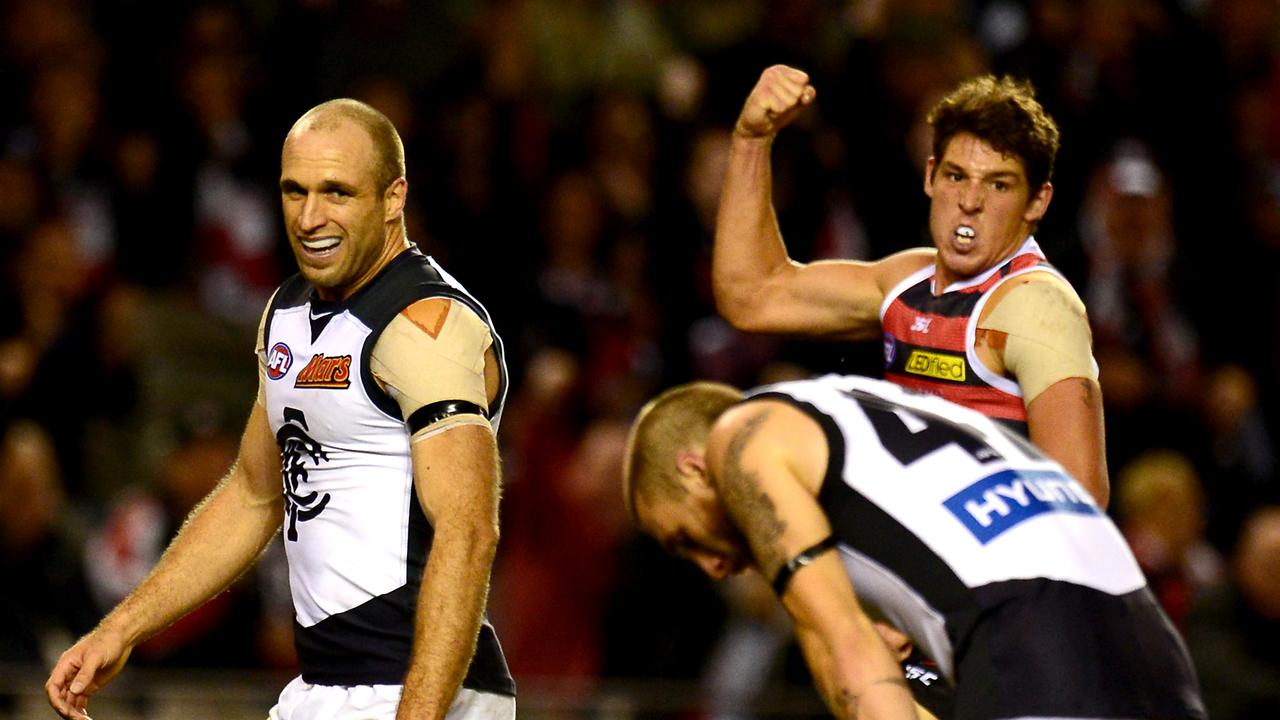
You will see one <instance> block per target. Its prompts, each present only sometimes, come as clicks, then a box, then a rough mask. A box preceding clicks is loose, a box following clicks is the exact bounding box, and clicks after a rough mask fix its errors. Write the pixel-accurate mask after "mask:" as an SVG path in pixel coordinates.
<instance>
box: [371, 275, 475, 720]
mask: <svg viewBox="0 0 1280 720" xmlns="http://www.w3.org/2000/svg"><path fill="white" fill-rule="evenodd" d="M491 342H492V339H491V337H490V334H489V329H488V327H487V326H486V325H485V324H484V323H483V322H482V321H481V320H480V318H479V317H477V316H476V315H475V313H474V312H472V311H471V310H470V309H468V308H467V307H466V306H464V305H462V304H460V303H458V302H456V301H453V300H449V299H445V298H431V299H427V300H420V301H418V302H417V303H414V304H413V305H411V306H409V307H408V308H406V309H405V310H404V311H403V312H401V314H400V315H398V316H397V317H396V318H395V319H393V320H392V321H391V323H390V324H388V326H387V328H386V329H385V330H384V331H383V333H382V335H381V336H380V337H379V339H378V342H377V344H376V345H375V347H374V350H373V353H372V355H371V358H370V368H371V369H372V370H373V372H374V375H375V376H376V377H377V378H378V380H379V382H381V383H382V384H383V386H384V387H386V388H387V390H388V392H389V393H390V394H391V396H392V397H393V398H395V399H396V401H397V402H398V403H399V404H400V409H401V413H402V415H403V416H404V418H405V421H406V423H407V424H408V426H409V430H410V432H411V433H412V435H413V446H412V452H413V476H414V487H415V490H416V493H417V497H418V502H419V503H420V504H421V506H422V509H423V512H424V513H425V514H426V516H427V520H428V521H429V522H430V523H431V527H432V530H433V539H432V544H431V552H430V554H429V555H428V556H427V566H426V569H425V571H424V573H423V577H422V587H421V588H420V589H419V593H418V604H417V610H416V612H415V617H414V625H415V632H414V639H413V653H412V657H411V659H410V663H409V671H408V673H407V675H406V676H405V682H404V693H403V695H402V696H401V699H400V707H399V711H398V714H397V717H399V718H415V719H416V718H443V717H444V716H445V714H446V713H447V712H448V710H449V706H450V704H451V703H452V702H453V698H454V695H456V694H457V692H458V687H459V686H460V684H461V683H462V679H463V677H464V676H465V675H466V671H467V667H468V665H469V663H470V662H471V657H472V655H474V654H475V647H476V637H477V635H478V634H479V631H480V624H481V622H482V621H483V619H484V608H485V602H486V600H487V597H488V590H489V572H490V568H491V566H492V564H493V558H494V554H495V553H496V551H497V545H498V495H499V489H498V488H499V483H498V478H499V470H498V450H497V442H496V440H495V438H494V434H493V430H492V428H491V427H490V425H489V421H488V420H487V419H486V413H487V409H488V405H489V399H490V396H491V393H492V391H491V390H487V389H486V387H487V385H486V372H485V371H486V354H487V351H488V349H489V345H490V344H491ZM489 357H492V356H491V355H490V356H489ZM490 385H492V383H490Z"/></svg>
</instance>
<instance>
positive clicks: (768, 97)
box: [711, 66, 933, 339]
mask: <svg viewBox="0 0 1280 720" xmlns="http://www.w3.org/2000/svg"><path fill="white" fill-rule="evenodd" d="M813 97H814V92H813V88H812V87H811V86H810V85H809V84H808V76H807V75H805V74H804V73H803V72H800V71H799V70H796V69H794V68H787V67H783V66H774V67H771V68H769V69H767V70H765V71H764V73H763V74H762V75H761V76H760V80H759V82H758V83H757V84H756V86H755V88H754V89H753V90H752V91H751V95H750V96H749V97H748V98H747V101H746V104H745V105H744V107H743V109H742V113H741V115H740V116H739V118H738V123H737V125H736V127H735V129H734V131H733V139H732V146H731V149H730V152H729V165H728V169H727V171H726V173H725V179H724V186H723V188H722V191H721V195H720V208H719V212H718V214H717V217H716V232H715V244H714V247H713V250H712V258H711V280H712V289H713V291H714V295H715V300H716V308H717V309H718V311H719V312H720V314H721V315H722V316H724V318H725V319H726V320H728V321H729V322H730V323H731V324H732V325H733V326H734V327H737V328H739V329H741V330H748V331H754V332H778V333H795V334H802V335H812V336H822V337H831V338H846V339H871V338H875V337H877V336H878V335H879V333H880V304H881V302H882V301H883V300H884V296H885V294H886V293H887V292H888V291H889V290H890V289H892V287H893V285H895V284H896V283H897V281H898V280H900V279H902V278H904V277H906V276H907V275H909V274H910V273H911V272H914V271H915V270H917V269H919V268H921V267H923V266H924V265H926V264H928V262H930V261H931V259H932V258H933V251H932V250H923V249H921V250H912V251H906V252H904V253H899V254H897V255H894V256H891V257H889V258H885V259H884V260H880V261H877V262H873V263H867V262H857V261H822V262H815V263H810V264H803V263H798V262H795V261H793V260H792V259H791V258H790V257H789V256H788V254H787V248H786V245H785V244H784V243H783V239H782V233H781V231H780V230H779V228H778V220H777V217H776V214H775V212H774V207H773V170H772V163H771V159H770V153H771V150H772V146H773V139H774V137H775V136H776V135H777V133H778V131H779V130H780V129H781V128H782V127H784V126H785V125H786V124H788V123H789V122H790V121H791V119H793V118H794V117H795V115H796V113H797V112H799V110H800V109H801V108H802V107H803V106H805V105H807V104H809V103H810V102H812V100H813Z"/></svg>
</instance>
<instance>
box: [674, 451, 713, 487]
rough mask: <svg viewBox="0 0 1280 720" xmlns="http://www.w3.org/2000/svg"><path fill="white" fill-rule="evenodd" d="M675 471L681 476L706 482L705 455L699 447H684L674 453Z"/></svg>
mask: <svg viewBox="0 0 1280 720" xmlns="http://www.w3.org/2000/svg"><path fill="white" fill-rule="evenodd" d="M676 472H678V473H680V475H681V476H682V477H686V478H694V479H696V480H699V481H701V482H702V483H704V484H705V483H706V482H707V455H706V453H705V452H704V451H702V450H701V449H696V448H685V449H684V450H681V451H680V452H678V453H676Z"/></svg>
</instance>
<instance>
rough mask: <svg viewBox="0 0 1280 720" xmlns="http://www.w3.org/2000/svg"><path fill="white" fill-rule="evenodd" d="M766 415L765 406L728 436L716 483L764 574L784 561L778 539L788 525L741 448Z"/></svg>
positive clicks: (745, 444) (770, 575)
mask: <svg viewBox="0 0 1280 720" xmlns="http://www.w3.org/2000/svg"><path fill="white" fill-rule="evenodd" d="M768 417H769V411H768V410H762V411H760V412H759V413H758V414H756V416H755V417H752V418H751V419H750V420H748V421H747V422H746V423H744V424H743V426H742V428H741V429H740V430H739V431H738V432H737V434H735V435H734V436H733V439H732V440H730V442H729V447H728V449H727V450H726V451H725V459H724V472H723V473H722V475H723V477H722V478H721V480H720V483H719V485H720V494H721V497H722V498H723V499H724V503H725V506H726V507H727V508H728V509H729V514H730V516H732V517H733V521H734V523H735V524H736V525H737V526H738V527H739V528H740V529H741V530H742V531H743V534H744V535H746V536H747V540H748V541H749V542H750V544H751V551H752V553H753V554H754V555H755V558H756V561H757V564H758V565H759V567H760V569H761V570H762V571H763V572H764V573H765V576H766V577H772V576H773V574H774V573H775V572H777V570H778V568H779V567H781V566H782V564H783V563H784V562H786V558H785V557H783V554H782V548H781V547H780V546H779V544H778V539H779V538H780V537H781V536H782V531H783V530H785V529H786V527H787V526H786V523H784V522H783V521H782V519H781V518H779V517H778V509H777V508H776V507H775V506H774V504H773V501H772V500H770V499H769V496H768V495H766V494H765V493H764V491H763V490H761V489H760V477H759V476H758V475H757V474H756V473H754V472H752V471H750V470H747V469H746V468H744V467H743V466H742V453H743V450H744V449H745V448H746V447H747V444H748V443H750V442H751V439H752V438H753V437H755V434H756V431H757V430H759V429H760V426H761V425H762V424H764V421H765V419H767V418H768Z"/></svg>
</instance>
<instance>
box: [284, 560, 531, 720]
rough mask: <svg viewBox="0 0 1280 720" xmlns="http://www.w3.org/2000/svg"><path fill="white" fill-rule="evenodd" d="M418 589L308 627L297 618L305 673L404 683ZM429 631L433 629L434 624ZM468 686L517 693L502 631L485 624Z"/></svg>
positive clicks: (312, 679) (322, 678)
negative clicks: (501, 634) (501, 641)
mask: <svg viewBox="0 0 1280 720" xmlns="http://www.w3.org/2000/svg"><path fill="white" fill-rule="evenodd" d="M417 599H418V598H417V592H416V591H415V590H414V588H413V587H411V586H409V585H404V586H402V587H400V588H399V589H397V590H393V591H391V592H390V593H387V594H386V595H380V596H378V597H376V598H373V599H371V600H369V601H368V602H366V603H364V604H363V605H360V606H358V607H355V608H352V609H351V610H348V611H346V612H342V613H338V614H337V615H331V616H329V617H327V618H325V619H324V620H322V621H320V622H318V623H316V624H315V625H312V626H311V627H303V626H302V625H300V624H299V623H298V622H297V621H296V620H295V621H294V644H295V647H296V648H297V650H298V662H299V665H300V666H301V671H302V672H301V674H302V679H303V680H304V681H306V682H308V683H313V684H316V685H342V686H350V685H400V684H402V683H404V678H405V674H406V673H407V672H408V671H409V658H410V656H411V652H412V649H413V625H414V610H415V608H416V607H417ZM427 632H430V630H429V629H428V630H427ZM462 686H463V687H465V688H469V689H471V690H477V691H480V692H491V693H497V694H499V695H511V696H514V695H515V691H516V688H515V681H514V680H512V679H511V673H510V671H509V670H508V668H507V663H506V660H505V659H504V658H503V656H502V648H501V646H500V645H499V644H498V636H497V634H496V633H494V631H493V627H492V626H491V625H489V624H488V623H487V622H486V623H484V624H483V625H481V626H480V634H479V636H478V637H477V640H476V653H475V655H474V656H473V657H472V659H471V664H470V666H469V667H468V668H467V674H466V676H465V678H464V679H463V681H462Z"/></svg>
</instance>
